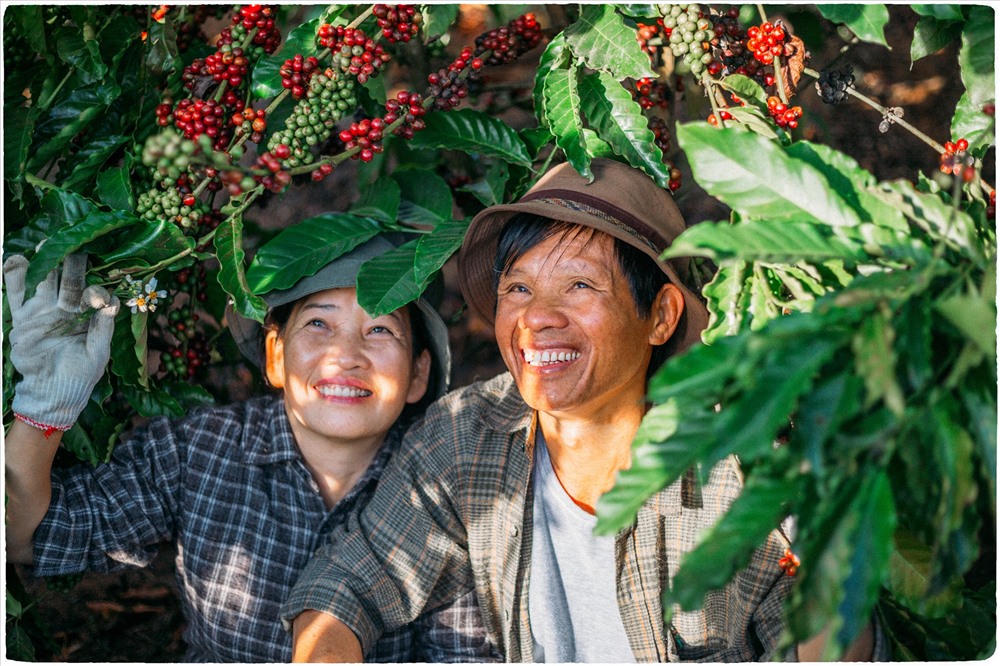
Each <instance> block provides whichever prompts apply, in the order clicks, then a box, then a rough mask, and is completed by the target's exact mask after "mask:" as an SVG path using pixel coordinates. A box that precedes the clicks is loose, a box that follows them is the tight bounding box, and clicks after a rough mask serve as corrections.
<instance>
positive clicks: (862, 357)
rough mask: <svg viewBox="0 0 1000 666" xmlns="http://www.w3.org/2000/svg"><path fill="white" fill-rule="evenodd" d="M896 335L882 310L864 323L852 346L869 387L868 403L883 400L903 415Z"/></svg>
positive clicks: (900, 415) (855, 366) (894, 410)
mask: <svg viewBox="0 0 1000 666" xmlns="http://www.w3.org/2000/svg"><path fill="white" fill-rule="evenodd" d="M895 338H896V332H895V330H894V329H893V327H892V322H891V321H890V320H889V318H888V317H887V316H886V315H885V313H883V312H881V311H880V312H876V313H873V314H872V315H871V316H869V317H867V318H865V319H864V320H863V321H862V322H861V326H860V328H859V329H858V331H857V333H856V334H855V335H854V338H853V339H852V340H851V348H852V349H853V350H854V368H855V372H856V373H857V374H858V376H859V377H861V378H862V379H864V381H865V388H866V389H867V397H866V399H865V406H866V407H870V406H871V405H873V404H875V403H876V402H879V401H883V402H884V403H885V405H886V407H888V408H889V409H890V410H891V411H892V412H893V413H894V414H895V415H896V416H898V417H902V415H903V410H904V409H905V407H906V399H905V398H904V397H903V391H902V389H901V388H900V386H899V383H898V382H897V381H896V352H895V349H894V348H893V343H894V341H895Z"/></svg>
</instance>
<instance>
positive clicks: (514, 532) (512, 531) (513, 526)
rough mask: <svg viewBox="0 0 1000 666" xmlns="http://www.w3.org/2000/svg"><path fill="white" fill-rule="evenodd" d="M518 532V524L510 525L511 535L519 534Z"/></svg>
mask: <svg viewBox="0 0 1000 666" xmlns="http://www.w3.org/2000/svg"><path fill="white" fill-rule="evenodd" d="M517 533H518V529H517V525H511V526H510V535H511V536H517Z"/></svg>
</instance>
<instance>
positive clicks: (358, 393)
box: [317, 385, 372, 398]
mask: <svg viewBox="0 0 1000 666" xmlns="http://www.w3.org/2000/svg"><path fill="white" fill-rule="evenodd" d="M317 390H318V391H319V392H320V393H322V394H323V395H326V396H331V397H334V398H367V397H368V396H370V395H371V394H372V392H371V391H366V390H364V389H359V388H354V387H353V386H339V385H335V386H329V385H328V386H320V387H318V389H317Z"/></svg>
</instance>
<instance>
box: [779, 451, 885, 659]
mask: <svg viewBox="0 0 1000 666" xmlns="http://www.w3.org/2000/svg"><path fill="white" fill-rule="evenodd" d="M817 514H818V517H817V519H816V520H815V523H814V524H812V525H809V529H808V530H806V529H803V531H802V535H801V543H802V544H803V547H804V552H802V553H801V554H800V557H801V559H802V566H800V567H799V572H798V576H799V584H798V585H797V586H796V587H795V588H793V592H792V596H791V598H790V604H789V609H788V610H787V611H786V613H785V617H786V618H787V619H788V628H789V629H790V630H791V634H792V636H794V638H795V639H796V640H800V641H801V640H804V639H806V638H809V637H812V636H815V635H816V634H818V633H819V632H820V631H822V630H824V629H827V630H829V631H830V632H831V638H833V640H831V641H829V642H828V643H827V644H826V645H825V646H824V649H823V652H822V654H821V656H820V659H822V660H828V659H837V658H839V657H840V653H841V651H842V650H843V649H844V648H845V647H846V646H847V644H848V641H849V640H850V639H851V638H853V636H854V634H855V633H856V632H857V630H858V629H860V628H861V627H863V626H864V625H865V624H867V623H868V622H869V621H870V614H871V610H872V608H873V607H874V604H875V600H876V599H877V597H878V590H879V586H880V585H881V584H882V582H883V581H884V580H885V578H886V576H887V574H888V560H889V553H890V551H891V546H892V531H893V529H894V527H895V522H896V515H895V507H894V505H893V500H892V492H891V490H890V487H889V482H888V479H887V478H886V476H885V472H883V471H881V470H877V469H875V468H872V467H868V468H865V473H862V474H855V475H853V476H849V477H847V478H845V479H844V480H843V481H842V482H841V483H839V484H838V485H836V486H835V487H834V490H833V496H832V497H828V498H824V499H823V500H822V503H821V505H820V506H819V507H818V511H817Z"/></svg>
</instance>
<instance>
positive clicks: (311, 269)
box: [220, 213, 381, 294]
mask: <svg viewBox="0 0 1000 666" xmlns="http://www.w3.org/2000/svg"><path fill="white" fill-rule="evenodd" d="M379 231H381V227H380V226H379V225H378V224H377V223H376V222H374V221H373V220H371V219H368V218H365V217H357V216H355V215H349V214H347V213H323V214H322V215H317V216H315V217H310V218H307V219H305V220H302V221H301V222H299V223H298V224H293V225H292V226H290V227H287V228H285V229H283V230H282V231H281V232H280V233H278V235H277V236H275V237H274V238H272V239H271V240H270V241H268V242H267V243H265V244H264V245H263V246H261V248H260V249H259V250H257V254H256V255H255V256H254V258H253V262H251V264H250V268H249V269H248V270H247V275H246V280H247V282H248V284H249V290H250V291H252V292H254V293H256V294H264V293H267V292H269V291H274V290H277V289H288V288H290V287H291V286H293V285H294V284H295V283H296V282H298V281H299V280H300V279H302V278H303V277H307V276H309V275H314V274H315V273H316V271H318V270H319V269H321V268H323V267H324V266H326V265H327V264H328V263H330V262H331V261H333V260H334V259H336V258H337V257H339V256H341V255H343V254H346V253H347V252H350V251H351V250H353V249H354V248H356V247H357V246H359V245H361V244H362V243H364V242H365V241H367V240H368V239H370V238H372V237H373V236H375V235H377V234H378V233H379ZM241 254H242V253H241ZM220 281H221V280H220ZM223 286H225V285H223ZM226 291H229V290H228V289H227V290H226ZM230 293H232V292H230Z"/></svg>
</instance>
